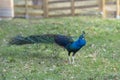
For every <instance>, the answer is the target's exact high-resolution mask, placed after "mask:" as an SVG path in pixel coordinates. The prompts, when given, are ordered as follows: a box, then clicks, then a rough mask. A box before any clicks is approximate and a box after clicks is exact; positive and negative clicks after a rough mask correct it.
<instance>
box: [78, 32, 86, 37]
mask: <svg viewBox="0 0 120 80" xmlns="http://www.w3.org/2000/svg"><path fill="white" fill-rule="evenodd" d="M84 38H85V31H83V32H82V34H81V35H80V37H79V39H84Z"/></svg>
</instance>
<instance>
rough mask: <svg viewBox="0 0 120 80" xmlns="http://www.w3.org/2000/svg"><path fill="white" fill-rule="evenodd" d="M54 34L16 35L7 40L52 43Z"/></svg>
mask: <svg viewBox="0 0 120 80" xmlns="http://www.w3.org/2000/svg"><path fill="white" fill-rule="evenodd" d="M54 36H55V35H52V34H45V35H31V36H28V37H22V36H16V37H14V38H12V39H11V40H10V41H9V44H12V45H13V44H15V45H23V44H34V43H54Z"/></svg>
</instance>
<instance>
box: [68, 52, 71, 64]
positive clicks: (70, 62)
mask: <svg viewBox="0 0 120 80" xmlns="http://www.w3.org/2000/svg"><path fill="white" fill-rule="evenodd" d="M70 53H71V52H68V60H69V64H71V58H70Z"/></svg>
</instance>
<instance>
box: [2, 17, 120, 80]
mask: <svg viewBox="0 0 120 80" xmlns="http://www.w3.org/2000/svg"><path fill="white" fill-rule="evenodd" d="M82 31H85V32H86V40H87V45H86V46H85V47H84V48H82V49H81V50H80V51H78V52H77V53H76V57H75V64H68V56H67V51H66V50H64V49H63V48H61V47H59V46H57V45H56V44H48V45H47V44H28V45H22V46H16V45H8V42H9V40H10V39H11V38H12V37H14V36H16V35H23V36H29V35H33V34H36V35H38V34H46V33H49V34H64V35H71V36H73V39H74V40H75V39H77V37H79V35H80V34H81V32H82ZM0 80H120V20H115V19H101V18H96V17H66V18H50V19H34V20H33V19H32V20H27V19H13V20H10V21H0Z"/></svg>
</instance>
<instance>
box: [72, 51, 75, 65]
mask: <svg viewBox="0 0 120 80" xmlns="http://www.w3.org/2000/svg"><path fill="white" fill-rule="evenodd" d="M74 63H75V53H73V55H72V64H74Z"/></svg>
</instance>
